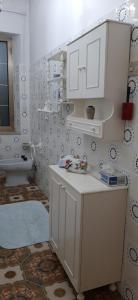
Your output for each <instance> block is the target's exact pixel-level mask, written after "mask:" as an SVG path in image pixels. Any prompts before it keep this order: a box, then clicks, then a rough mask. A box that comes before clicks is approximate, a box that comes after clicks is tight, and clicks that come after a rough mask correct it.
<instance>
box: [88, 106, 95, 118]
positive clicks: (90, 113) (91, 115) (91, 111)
mask: <svg viewBox="0 0 138 300" xmlns="http://www.w3.org/2000/svg"><path fill="white" fill-rule="evenodd" d="M94 115H95V107H94V106H93V105H89V106H88V107H87V118H88V119H91V120H92V119H94Z"/></svg>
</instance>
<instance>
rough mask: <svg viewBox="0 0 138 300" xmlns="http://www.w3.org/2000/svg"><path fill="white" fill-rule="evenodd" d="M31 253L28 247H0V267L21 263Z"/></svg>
mask: <svg viewBox="0 0 138 300" xmlns="http://www.w3.org/2000/svg"><path fill="white" fill-rule="evenodd" d="M30 254H31V251H30V249H29V248H20V249H15V250H8V249H4V248H0V269H4V268H6V267H14V266H17V265H19V264H21V263H22V262H23V261H24V260H25V258H26V257H28V256H29V255H30Z"/></svg>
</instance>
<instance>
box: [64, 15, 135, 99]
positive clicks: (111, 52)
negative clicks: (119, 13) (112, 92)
mask: <svg viewBox="0 0 138 300" xmlns="http://www.w3.org/2000/svg"><path fill="white" fill-rule="evenodd" d="M130 28H131V27H130V25H128V24H124V23H119V22H115V21H109V20H107V21H106V22H104V23H102V24H101V25H99V26H97V27H96V28H94V29H92V30H91V31H89V32H88V33H86V34H85V35H83V36H81V37H80V38H78V39H76V40H75V41H73V42H71V43H70V44H69V45H68V49H67V98H68V99H85V98H87V99H88V98H105V97H106V96H107V94H108V89H112V85H113V84H115V85H116V88H117V87H118V88H120V84H122V90H124V86H125V89H126V87H127V77H128V63H129V47H130ZM117 73H119V74H117ZM117 76H119V80H121V82H120V83H119V81H118V78H117ZM113 81H115V82H114V83H113ZM111 100H112V99H111ZM122 100H125V99H122Z"/></svg>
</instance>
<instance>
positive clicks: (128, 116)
mask: <svg viewBox="0 0 138 300" xmlns="http://www.w3.org/2000/svg"><path fill="white" fill-rule="evenodd" d="M129 95H130V87H129V86H128V88H127V101H126V102H125V103H123V104H122V120H132V119H133V111H134V103H132V102H129Z"/></svg>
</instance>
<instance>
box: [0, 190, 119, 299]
mask: <svg viewBox="0 0 138 300" xmlns="http://www.w3.org/2000/svg"><path fill="white" fill-rule="evenodd" d="M27 200H40V201H41V202H42V203H43V204H44V206H45V208H46V209H48V200H47V198H46V196H45V195H44V194H43V193H42V192H41V191H40V190H39V188H38V187H37V186H35V185H28V186H20V187H15V188H3V189H2V188H0V204H7V203H13V202H19V201H27ZM58 299H61V300H75V299H76V295H75V293H74V291H73V289H72V287H71V285H70V283H69V281H68V278H67V276H66V274H65V273H64V270H63V268H62V266H61V264H60V263H59V261H58V259H57V257H56V255H55V254H53V253H52V251H51V249H50V245H49V243H47V242H46V243H41V244H36V245H32V246H30V247H25V248H21V249H15V250H6V249H3V248H0V300H58ZM120 299H122V298H121V297H120V296H119V295H118V293H117V292H109V290H108V288H107V287H105V288H100V289H96V290H93V291H91V292H88V293H86V300H120Z"/></svg>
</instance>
